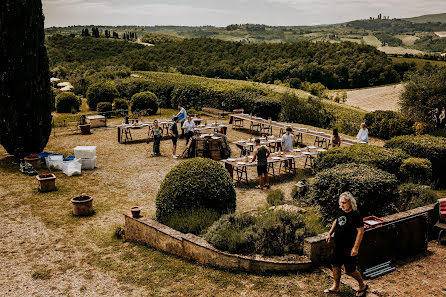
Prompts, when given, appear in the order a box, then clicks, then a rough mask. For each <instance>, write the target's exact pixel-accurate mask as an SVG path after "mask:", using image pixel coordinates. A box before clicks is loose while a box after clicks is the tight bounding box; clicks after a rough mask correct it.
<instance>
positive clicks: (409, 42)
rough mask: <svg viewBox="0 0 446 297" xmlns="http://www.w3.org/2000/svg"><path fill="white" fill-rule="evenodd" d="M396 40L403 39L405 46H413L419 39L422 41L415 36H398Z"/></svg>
mask: <svg viewBox="0 0 446 297" xmlns="http://www.w3.org/2000/svg"><path fill="white" fill-rule="evenodd" d="M395 37H396V38H399V39H401V41H402V42H403V44H404V45H408V46H411V45H413V44H414V43H415V41H417V40H418V39H420V38H419V37H417V36H414V35H404V34H403V35H396V36H395Z"/></svg>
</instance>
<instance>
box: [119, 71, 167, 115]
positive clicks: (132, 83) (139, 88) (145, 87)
mask: <svg viewBox="0 0 446 297" xmlns="http://www.w3.org/2000/svg"><path fill="white" fill-rule="evenodd" d="M174 87H175V84H174V83H170V82H160V81H150V80H146V79H142V78H129V79H123V80H118V81H117V82H116V88H117V89H118V91H119V93H120V94H121V96H122V97H124V98H127V99H128V100H130V99H131V98H132V96H133V95H135V94H137V93H142V92H146V91H150V92H152V93H154V94H155V95H156V96H157V97H158V100H159V105H160V107H163V108H171V107H172V104H171V100H172V91H173V89H174Z"/></svg>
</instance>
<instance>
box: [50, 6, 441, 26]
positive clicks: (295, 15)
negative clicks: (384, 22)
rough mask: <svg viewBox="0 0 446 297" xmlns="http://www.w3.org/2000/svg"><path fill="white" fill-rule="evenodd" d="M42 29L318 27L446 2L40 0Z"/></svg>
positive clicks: (400, 14) (437, 9)
mask: <svg viewBox="0 0 446 297" xmlns="http://www.w3.org/2000/svg"><path fill="white" fill-rule="evenodd" d="M42 4H43V12H44V14H45V27H52V26H57V27H59V26H61V27H62V26H69V25H110V26H116V25H140V26H154V25H179V26H204V25H213V26H226V25H229V24H246V23H251V24H266V25H288V26H299V25H319V24H335V23H342V22H346V21H352V20H357V19H366V18H369V17H370V16H376V15H378V14H379V13H382V15H383V16H390V18H405V17H413V16H420V15H424V14H434V13H444V12H446V0H422V1H420V0H190V1H186V0H150V1H144V0H88V1H87V0H42Z"/></svg>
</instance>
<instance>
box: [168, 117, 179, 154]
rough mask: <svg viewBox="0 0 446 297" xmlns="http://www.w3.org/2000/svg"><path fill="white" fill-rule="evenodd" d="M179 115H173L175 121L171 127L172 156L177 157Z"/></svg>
mask: <svg viewBox="0 0 446 297" xmlns="http://www.w3.org/2000/svg"><path fill="white" fill-rule="evenodd" d="M177 124H178V117H173V123H172V124H171V125H170V127H169V131H170V135H171V136H172V158H174V159H177V158H178V156H177V141H178V125H177Z"/></svg>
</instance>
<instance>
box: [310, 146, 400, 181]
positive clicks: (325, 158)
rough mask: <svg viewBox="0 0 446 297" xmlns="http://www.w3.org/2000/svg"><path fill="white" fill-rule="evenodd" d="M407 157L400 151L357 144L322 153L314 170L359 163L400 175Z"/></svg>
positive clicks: (316, 160)
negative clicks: (401, 167)
mask: <svg viewBox="0 0 446 297" xmlns="http://www.w3.org/2000/svg"><path fill="white" fill-rule="evenodd" d="M407 157H408V156H407V154H406V153H404V152H403V151H402V150H400V149H389V148H382V147H379V146H374V145H367V144H357V145H350V146H343V147H337V148H333V149H330V150H328V151H325V152H320V153H319V154H318V156H317V158H316V159H315V161H314V168H315V170H316V171H321V170H324V169H327V168H332V167H334V166H336V165H338V164H343V163H357V164H366V165H369V166H373V167H376V168H378V169H381V170H384V171H387V172H390V173H393V174H398V171H399V169H400V166H401V164H402V162H403V160H404V159H405V158H407Z"/></svg>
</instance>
